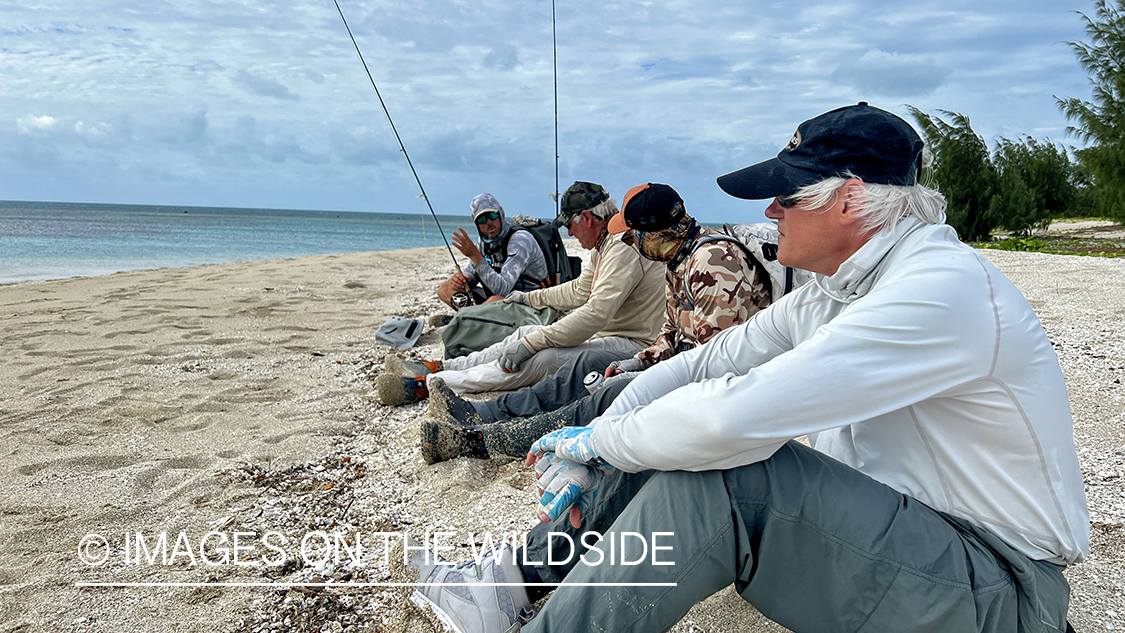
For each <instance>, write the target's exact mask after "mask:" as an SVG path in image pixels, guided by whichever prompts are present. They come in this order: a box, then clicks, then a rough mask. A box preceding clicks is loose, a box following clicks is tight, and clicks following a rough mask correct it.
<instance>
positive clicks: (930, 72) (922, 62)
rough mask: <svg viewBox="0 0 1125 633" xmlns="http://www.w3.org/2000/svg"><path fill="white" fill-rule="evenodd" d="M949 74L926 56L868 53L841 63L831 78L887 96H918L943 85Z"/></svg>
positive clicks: (871, 92) (883, 52)
mask: <svg viewBox="0 0 1125 633" xmlns="http://www.w3.org/2000/svg"><path fill="white" fill-rule="evenodd" d="M948 76H949V71H948V70H947V69H945V68H942V67H941V66H940V65H939V64H938V62H937V60H936V59H935V58H934V57H932V56H928V55H910V54H899V53H888V52H886V51H881V50H877V49H876V50H869V51H867V52H866V53H864V54H863V55H862V56H860V57H859V58H858V59H856V60H853V61H848V62H844V63H842V64H840V65H839V66H838V67H837V68H836V71H835V72H833V73H832V78H833V79H837V80H839V81H841V82H844V83H847V84H849V85H851V86H853V87H855V88H856V89H858V90H859V91H861V92H863V93H866V94H872V95H880V96H889V97H917V96H924V95H928V94H931V93H933V92H934V91H935V90H937V89H938V88H940V87H941V85H942V84H944V83H945V81H946V78H947V77H948Z"/></svg>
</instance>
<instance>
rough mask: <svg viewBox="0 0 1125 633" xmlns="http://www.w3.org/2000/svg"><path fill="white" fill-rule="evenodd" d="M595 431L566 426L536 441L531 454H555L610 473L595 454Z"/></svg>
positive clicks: (604, 463) (603, 462) (609, 469)
mask: <svg viewBox="0 0 1125 633" xmlns="http://www.w3.org/2000/svg"><path fill="white" fill-rule="evenodd" d="M593 440H594V429H591V428H589V427H585V426H564V427H563V428H561V429H559V430H557V431H551V432H550V433H548V434H546V435H544V436H543V437H541V438H539V439H537V440H535V443H534V444H532V445H531V452H532V453H534V454H535V455H543V454H545V453H555V454H556V455H558V456H559V457H562V458H563V459H568V460H570V461H572V462H578V463H579V464H585V465H587V466H590V467H591V468H597V469H599V470H602V471H605V472H608V471H611V470H613V466H610V465H609V464H607V463H606V462H605V460H603V459H602V458H601V457H598V455H597V453H595V452H594V443H593Z"/></svg>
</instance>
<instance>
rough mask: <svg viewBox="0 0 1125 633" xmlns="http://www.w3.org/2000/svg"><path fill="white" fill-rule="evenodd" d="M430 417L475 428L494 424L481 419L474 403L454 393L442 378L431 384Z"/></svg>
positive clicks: (434, 380) (432, 381)
mask: <svg viewBox="0 0 1125 633" xmlns="http://www.w3.org/2000/svg"><path fill="white" fill-rule="evenodd" d="M429 390H430V416H432V417H433V418H434V419H435V420H441V421H443V422H449V423H451V424H460V425H461V426H467V427H473V426H480V425H482V424H487V423H489V422H492V420H485V419H483V418H482V417H481V414H480V411H478V410H477V408H476V407H475V406H473V403H472V402H469V401H468V400H465V399H464V398H462V397H460V396H458V395H457V394H455V393H453V390H452V389H450V388H449V386H448V385H446V384H445V381H444V380H442V379H441V378H434V379H433V380H431V381H430V382H429Z"/></svg>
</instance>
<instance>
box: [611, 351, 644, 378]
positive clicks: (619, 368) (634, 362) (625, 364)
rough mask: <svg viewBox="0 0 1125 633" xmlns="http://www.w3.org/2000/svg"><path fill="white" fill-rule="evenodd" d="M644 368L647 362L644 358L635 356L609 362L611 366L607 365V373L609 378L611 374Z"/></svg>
mask: <svg viewBox="0 0 1125 633" xmlns="http://www.w3.org/2000/svg"><path fill="white" fill-rule="evenodd" d="M611 370H612V373H611ZM644 370H645V362H644V361H643V360H641V359H639V358H637V357H636V356H634V357H632V358H626V359H625V360H615V361H613V362H612V363H610V364H609V367H606V372H605V375H606V377H607V378H608V377H609V376H613V375H614V374H620V373H625V372H628V371H644Z"/></svg>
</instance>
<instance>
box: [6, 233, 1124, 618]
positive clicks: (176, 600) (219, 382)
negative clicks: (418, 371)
mask: <svg viewBox="0 0 1125 633" xmlns="http://www.w3.org/2000/svg"><path fill="white" fill-rule="evenodd" d="M573 250H575V251H577V250H578V249H577V247H576V245H575V248H574V249H573ZM985 256H986V257H987V258H988V259H990V260H991V261H992V262H994V263H995V264H996V265H997V266H998V267H999V268H1000V269H1001V270H1002V271H1004V272H1005V273H1006V274H1007V275H1008V276H1009V277H1010V278H1011V279H1012V280H1013V281H1014V282H1015V284H1016V285H1017V286H1018V287H1019V288H1020V289H1021V290H1022V291H1023V292H1024V294H1025V295H1026V296H1027V297H1028V299H1029V300H1030V302H1031V305H1032V306H1033V307H1034V308H1035V310H1036V312H1037V313H1038V315H1039V318H1040V320H1041V321H1042V323H1043V326H1044V328H1045V330H1046V332H1047V334H1048V336H1049V337H1050V339H1051V341H1052V342H1053V344H1054V346H1055V349H1056V351H1057V353H1058V356H1059V360H1060V362H1061V365H1062V368H1063V372H1064V374H1065V375H1066V379H1067V385H1068V389H1069V392H1070V398H1071V404H1072V408H1073V412H1074V421H1075V441H1076V443H1077V446H1078V454H1079V459H1080V461H1081V465H1082V468H1083V472H1084V476H1085V481H1086V486H1087V496H1088V500H1089V504H1090V514H1091V523H1092V543H1091V552H1090V557H1089V559H1088V560H1087V561H1086V562H1085V563H1083V564H1081V565H1077V566H1074V567H1072V568H1070V569H1069V570H1068V572H1067V575H1068V578H1069V579H1070V582H1071V585H1072V602H1071V610H1070V620H1071V622H1072V623H1073V624H1074V626H1075V629H1076V630H1077V631H1079V632H1080V633H1082V632H1087V631H1105V630H1115V629H1121V628H1125V598H1123V596H1122V592H1123V591H1125V483H1123V482H1125V386H1123V385H1122V384H1121V381H1122V378H1123V377H1125V288H1123V287H1122V280H1125V258H1121V259H1104V258H1094V257H1073V256H1060V255H1047V254H1041V253H1014V252H1005V251H985ZM450 268H451V266H450V265H449V263H448V256H447V255H446V254H445V253H444V249H438V248H428V249H414V250H401V251H386V252H377V253H355V254H346V255H328V256H317V257H304V258H297V259H286V260H270V261H258V262H250V263H236V264H222V265H211V266H201V267H195V268H180V269H163V270H154V271H141V272H131V273H117V274H113V275H107V276H102V277H90V278H74V279H68V280H61V281H48V282H35V283H25V284H16V285H10V286H0V315H2V317H3V319H4V327H3V329H2V332H0V353H2V354H3V358H4V362H3V364H2V366H0V377H2V379H0V455H2V456H3V461H2V463H0V482H2V484H0V633H14V632H17V631H18V632H25V631H27V632H30V631H59V630H62V631H83V632H87V631H89V632H93V631H106V632H110V631H114V632H134V631H167V630H182V631H289V630H294V631H358V630H370V631H419V632H429V631H439V630H442V629H441V628H440V627H435V625H434V623H433V620H432V618H431V617H430V616H429V614H427V613H426V612H423V611H420V610H419V609H417V608H416V607H414V606H413V605H412V604H411V603H410V602H409V601H408V600H407V596H408V594H409V590H408V589H405V588H388V587H362V588H357V587H330V588H327V589H304V588H299V589H298V588H291V589H286V588H278V587H260V586H259V587H253V586H231V585H230V583H303V582H320V581H332V582H340V583H347V582H363V583H387V582H408V581H410V580H413V579H412V578H409V577H408V576H407V574H406V573H405V572H404V570H403V569H402V568H401V565H400V564H395V563H394V562H393V561H392V562H391V563H390V564H386V565H385V564H384V562H385V561H384V552H383V550H382V548H381V547H373V548H372V549H371V550H370V551H368V552H366V553H365V554H364V555H363V556H362V557H360V558H359V560H354V561H352V560H349V559H344V560H341V562H340V563H339V564H336V563H334V562H331V561H329V562H328V563H327V564H324V565H305V563H304V562H303V561H302V560H301V559H300V557H299V556H298V553H299V551H300V548H301V544H300V543H299V542H296V540H297V539H300V538H301V536H302V535H304V534H307V533H309V532H313V531H318V530H319V531H324V532H340V533H341V534H344V535H355V534H357V533H359V534H360V535H361V536H359V537H358V538H359V539H360V540H362V539H363V538H364V537H363V536H362V535H364V534H374V533H381V532H382V533H385V532H400V533H407V534H409V535H411V536H415V537H417V538H422V537H423V535H424V534H426V533H428V532H434V531H442V530H447V531H450V532H453V533H454V534H455V536H453V537H452V540H450V541H448V542H449V543H451V544H452V545H453V546H455V549H454V550H452V551H451V552H450V553H448V554H447V557H449V558H456V559H464V558H467V557H468V556H469V551H470V550H469V548H468V547H466V545H467V544H468V543H469V541H470V540H471V539H472V538H473V534H474V533H481V532H485V531H488V532H490V533H492V534H495V535H501V534H506V533H513V532H514V533H515V534H519V533H522V532H524V531H526V530H528V529H530V528H531V527H532V526H533V525H534V524H535V522H536V519H535V517H534V508H535V506H536V501H537V498H536V495H535V490H534V477H533V475H532V474H531V472H530V471H529V470H528V469H526V468H524V467H523V466H522V463H519V462H517V461H515V460H510V459H493V460H485V461H482V460H471V459H457V460H453V461H451V462H447V463H443V464H438V465H435V466H427V465H425V463H424V462H423V461H422V458H421V455H420V453H419V451H418V419H419V417H420V416H423V415H425V414H426V410H427V409H426V405H425V404H416V405H410V406H406V407H399V408H389V407H384V406H382V405H381V404H379V402H378V400H377V398H376V396H375V393H374V389H373V380H374V378H375V377H376V376H377V375H378V374H379V373H380V372H381V371H382V359H383V356H384V355H385V354H386V353H388V352H389V351H390V350H389V348H387V347H385V346H381V345H377V344H376V342H375V338H374V334H375V330H376V328H377V327H378V325H379V324H380V323H382V322H383V321H384V320H385V319H387V318H389V317H391V316H420V317H425V316H428V315H432V314H442V313H448V311H449V310H448V308H446V307H445V306H443V305H441V304H440V303H439V302H438V301H437V299H436V297H434V295H433V288H434V287H435V286H436V284H437V283H438V282H439V281H440V280H441V279H444V278H445V277H446V275H448V273H449V269H450ZM406 355H407V356H409V357H412V358H437V357H440V355H441V339H440V334H439V332H437V331H434V330H433V329H430V328H427V330H426V332H425V333H424V334H423V336H422V339H421V340H420V341H419V344H418V346H416V347H415V348H414V349H412V350H409V352H407V353H406ZM212 531H214V532H218V533H221V534H228V535H229V534H234V533H236V532H243V533H249V534H254V535H258V536H255V537H252V538H251V542H257V543H258V548H257V549H256V550H253V551H249V550H246V551H243V552H242V553H240V554H236V556H235V558H234V559H233V560H231V561H228V563H227V564H218V565H211V564H209V563H208V562H207V560H203V559H205V558H206V559H208V560H211V561H216V560H220V559H221V558H222V555H223V551H224V547H223V544H222V543H220V542H219V540H218V539H217V538H212V539H211V540H210V541H207V540H206V539H204V537H205V535H206V534H207V533H208V532H212ZM270 531H274V532H278V533H280V534H281V535H285V536H286V537H288V538H289V539H290V541H289V542H288V543H286V544H284V545H280V550H279V552H278V554H277V559H278V560H279V561H280V560H281V559H282V558H284V560H285V562H284V564H272V563H271V564H267V563H261V562H260V559H261V558H262V556H263V554H266V555H268V556H270V557H271V558H272V557H274V555H275V553H274V551H271V550H268V549H263V547H262V544H261V542H260V541H255V540H254V539H257V538H258V537H259V536H260V535H262V534H265V533H266V532H270ZM136 532H142V533H143V534H144V535H145V536H146V537H151V539H152V542H151V543H148V545H153V544H154V543H155V537H156V535H157V534H158V533H160V532H165V533H166V534H167V535H168V539H169V541H168V550H170V551H173V553H176V552H177V550H176V548H174V547H173V544H172V541H173V540H176V539H177V538H178V536H177V535H179V534H181V533H183V534H185V535H187V536H186V540H185V548H184V549H182V550H179V551H178V553H179V555H178V556H175V557H173V560H172V561H171V562H170V564H167V565H165V564H162V561H161V560H159V559H157V560H156V562H155V564H149V563H148V562H147V561H142V562H141V563H136V562H126V561H125V560H124V555H123V553H122V552H123V551H124V548H125V538H126V537H125V535H126V534H127V533H128V534H131V535H132V534H135V533H136ZM89 535H101V536H102V537H104V538H105V540H106V543H107V547H100V546H97V544H96V543H95V545H94V546H91V547H87V548H86V549H84V550H82V551H84V552H85V553H86V554H88V555H89V556H91V557H95V558H96V556H98V555H99V554H100V553H107V554H108V555H109V557H108V560H107V561H106V562H105V563H104V564H100V565H90V564H87V563H86V562H83V560H82V557H81V556H80V544H83V539H85V538H87V537H88V536H89ZM130 538H135V537H132V536H131V537H130ZM348 538H349V540H353V541H354V540H355V538H356V537H354V536H351V537H348ZM201 540H203V541H204V544H203V545H201V544H200V541H201ZM89 543H90V541H87V542H86V543H85V544H86V545H89ZM275 543H280V540H278V541H275ZM370 544H375V545H379V543H378V542H370V543H365V545H370ZM133 545H135V542H134V543H133ZM349 545H352V546H354V542H351V543H349ZM184 550H190V556H189V554H188V552H187V551H184ZM321 550H323V545H322V544H321V543H320V542H319V541H314V542H312V543H311V544H310V547H309V551H311V552H312V553H313V555H314V558H315V557H316V556H317V555H318V552H319V551H321ZM132 551H134V552H135V549H134V550H132ZM282 553H284V556H282V555H281V554H282ZM193 556H194V557H195V558H196V559H198V560H197V561H196V564H192V558H191V557H193ZM391 558H394V557H393V556H392V557H391ZM235 561H238V562H240V563H241V562H244V561H246V562H249V563H252V564H245V565H244V564H237V565H236V564H234V562H235ZM202 582H208V583H228V586H223V587H217V586H211V587H186V586H162V587H127V588H122V587H113V588H109V587H78V586H76V583H202ZM673 630H675V631H677V632H680V633H688V632H696V631H707V632H728V631H729V632H734V631H746V630H760V631H783V630H785V629H782V628H781V627H779V626H777V625H775V624H773V623H770V622H768V621H767V620H765V619H764V618H763V617H762V616H761V615H760V614H758V613H757V612H756V611H755V610H754V609H753V608H752V607H750V606H749V605H748V604H746V603H745V602H743V601H742V600H741V599H740V598H738V596H737V595H736V594H735V593H734V592H733V591H732V590H731V589H729V588H728V589H726V590H724V591H721V592H720V593H718V594H716V595H715V596H713V597H712V598H710V599H709V600H707V601H706V602H704V603H702V604H700V605H697V606H696V607H695V608H694V609H693V610H692V611H691V612H690V613H689V614H688V615H687V616H686V617H685V619H684V620H683V621H681V622H680V623H679V624H678V625H677V626H676V627H675V629H673Z"/></svg>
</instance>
